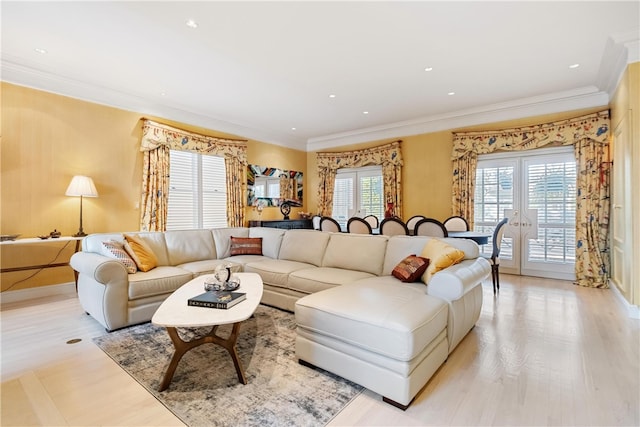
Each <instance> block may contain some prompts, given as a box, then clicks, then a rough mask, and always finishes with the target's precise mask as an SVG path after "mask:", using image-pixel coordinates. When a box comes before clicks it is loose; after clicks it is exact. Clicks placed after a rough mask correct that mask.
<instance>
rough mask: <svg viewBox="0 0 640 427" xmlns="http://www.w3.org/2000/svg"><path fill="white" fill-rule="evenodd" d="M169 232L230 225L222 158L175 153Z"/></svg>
mask: <svg viewBox="0 0 640 427" xmlns="http://www.w3.org/2000/svg"><path fill="white" fill-rule="evenodd" d="M170 162H171V164H170V167H171V168H170V170H171V175H170V177H169V202H168V213H167V230H187V229H194V228H215V227H226V226H227V192H226V168H225V165H224V159H223V158H222V157H216V156H208V155H201V154H197V153H193V152H190V151H177V150H171V152H170Z"/></svg>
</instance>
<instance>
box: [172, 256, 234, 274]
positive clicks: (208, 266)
mask: <svg viewBox="0 0 640 427" xmlns="http://www.w3.org/2000/svg"><path fill="white" fill-rule="evenodd" d="M229 264H231V271H232V272H234V273H237V272H240V271H242V264H239V263H235V262H230V261H228V260H224V259H207V260H203V261H192V262H186V263H184V264H180V265H176V267H178V268H181V269H183V270H187V271H190V272H191V273H192V274H193V277H196V276H200V275H202V274H213V273H214V272H215V270H216V267H217V266H219V265H221V266H226V265H229Z"/></svg>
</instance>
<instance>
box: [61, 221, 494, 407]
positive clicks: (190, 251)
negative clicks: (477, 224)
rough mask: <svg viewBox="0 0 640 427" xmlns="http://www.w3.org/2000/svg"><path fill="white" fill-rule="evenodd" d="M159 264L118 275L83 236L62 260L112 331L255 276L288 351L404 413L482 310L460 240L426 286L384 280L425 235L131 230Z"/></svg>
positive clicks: (119, 268) (482, 263)
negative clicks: (196, 288)
mask: <svg viewBox="0 0 640 427" xmlns="http://www.w3.org/2000/svg"><path fill="white" fill-rule="evenodd" d="M131 234H136V235H137V236H138V237H139V238H141V239H142V240H143V241H144V242H145V243H147V245H148V246H149V247H150V248H151V249H152V250H153V253H154V254H155V255H156V257H157V259H158V267H156V268H154V269H152V270H150V271H147V272H141V271H137V272H136V273H134V274H129V273H127V270H126V269H125V267H124V266H123V264H122V263H121V262H119V261H118V260H116V259H113V258H112V257H109V256H107V255H105V251H104V247H103V244H102V242H104V241H106V240H116V241H122V240H123V235H122V234H120V233H107V234H93V235H90V236H87V237H86V238H85V239H84V240H83V243H82V251H81V252H78V253H76V254H74V255H73V257H72V258H71V266H72V267H73V268H74V269H75V270H76V271H78V273H79V276H78V297H79V299H80V303H81V304H82V307H83V308H84V309H85V310H86V311H87V313H89V314H91V315H92V316H93V317H94V318H95V319H96V320H98V321H99V322H100V323H101V324H102V325H104V326H105V328H107V330H114V329H118V328H122V327H125V326H129V325H133V324H137V323H142V322H146V321H149V320H150V319H151V317H152V316H153V314H154V312H155V310H156V308H157V307H158V306H159V305H160V303H161V302H162V301H163V300H164V299H165V298H166V297H167V296H168V295H170V294H171V293H172V292H173V291H174V290H176V289H177V288H179V287H180V286H182V285H183V284H184V283H186V282H188V281H189V280H191V279H192V278H193V277H196V276H198V275H201V274H207V273H212V272H213V271H214V270H215V268H216V266H218V265H220V264H225V265H226V264H229V263H231V265H232V266H233V269H234V270H236V271H248V272H255V273H258V274H259V275H260V276H261V277H262V280H263V283H264V292H263V299H262V303H264V304H267V305H271V306H275V307H278V308H281V309H284V310H288V311H293V312H295V315H296V322H297V325H298V330H297V334H298V335H297V340H296V355H297V356H298V358H299V360H300V361H301V363H307V364H310V365H314V366H318V367H321V368H323V369H326V370H328V371H331V372H334V373H336V374H338V375H340V376H342V377H345V378H347V379H350V380H352V381H354V382H356V383H358V384H361V385H363V386H365V387H367V388H369V389H371V390H373V391H375V392H377V393H379V394H381V395H382V396H384V398H385V400H386V401H388V402H389V403H392V404H394V405H396V406H398V407H401V408H406V407H407V406H408V405H409V403H410V402H411V400H412V399H413V397H414V396H415V395H416V394H417V393H418V391H420V389H421V388H422V387H423V386H424V385H425V384H426V382H427V381H428V380H429V378H431V376H432V375H433V373H434V372H435V371H436V370H437V369H438V367H440V366H441V364H442V363H444V361H445V360H446V358H447V357H448V355H449V354H450V353H451V352H452V351H453V350H454V348H455V347H456V346H457V345H458V343H459V342H460V341H461V340H462V339H463V338H464V336H465V335H466V334H467V333H468V332H469V331H470V330H471V328H473V326H474V325H475V322H476V321H477V320H478V317H479V315H480V309H481V306H482V287H481V285H480V283H481V281H482V280H483V279H485V278H486V277H487V276H488V274H489V273H490V270H491V269H490V266H489V263H488V262H487V261H486V260H485V259H484V258H482V257H479V252H478V246H477V245H476V244H475V243H474V242H473V241H471V240H464V239H453V238H449V239H443V240H445V241H446V242H447V243H448V244H449V245H451V246H454V247H456V248H458V249H460V250H462V251H463V252H464V254H465V256H464V260H463V261H461V262H460V263H458V264H456V265H453V266H451V267H448V268H446V269H444V270H442V271H440V272H437V273H435V274H434V275H433V277H432V278H431V279H430V280H429V283H428V285H425V284H424V283H422V282H416V283H403V282H401V281H400V280H398V279H396V278H395V277H393V276H392V275H391V273H392V271H393V269H394V267H395V266H396V265H397V264H398V263H399V262H400V261H401V260H403V259H404V258H405V257H407V256H408V255H411V254H418V255H420V253H421V252H422V249H423V248H424V246H425V244H426V243H427V242H428V241H429V239H430V238H429V237H425V236H393V237H387V236H372V235H357V234H346V233H326V232H320V231H315V230H281V229H273V228H260V227H257V228H220V229H210V230H189V231H167V232H163V233H160V232H157V233H149V232H137V233H131ZM232 236H233V237H260V238H262V255H235V256H231V254H230V247H231V237H232Z"/></svg>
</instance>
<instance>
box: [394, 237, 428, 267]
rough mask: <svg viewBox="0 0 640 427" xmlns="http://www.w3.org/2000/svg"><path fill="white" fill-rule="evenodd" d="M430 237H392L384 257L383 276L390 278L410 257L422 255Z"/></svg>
mask: <svg viewBox="0 0 640 427" xmlns="http://www.w3.org/2000/svg"><path fill="white" fill-rule="evenodd" d="M429 239H430V237H427V236H401V235H398V236H391V237H389V242H388V243H387V252H386V254H385V256H384V264H383V266H382V275H383V276H390V275H391V273H392V272H393V269H394V268H395V267H396V265H398V264H399V263H400V261H402V260H403V259H405V258H406V257H408V256H409V255H420V254H421V253H422V250H423V249H424V245H426V244H427V242H428V241H429Z"/></svg>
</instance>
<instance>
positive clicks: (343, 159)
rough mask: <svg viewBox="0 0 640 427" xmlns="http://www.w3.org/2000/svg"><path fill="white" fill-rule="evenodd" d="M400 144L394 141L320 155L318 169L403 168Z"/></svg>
mask: <svg viewBox="0 0 640 427" xmlns="http://www.w3.org/2000/svg"><path fill="white" fill-rule="evenodd" d="M400 142H401V141H394V142H390V143H388V144H384V145H380V146H378V147H372V148H365V149H363V150H355V151H342V152H339V153H318V155H317V161H318V167H319V168H328V169H331V170H337V169H340V168H358V167H362V166H367V165H382V166H384V165H396V166H402V153H401V152H400Z"/></svg>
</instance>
